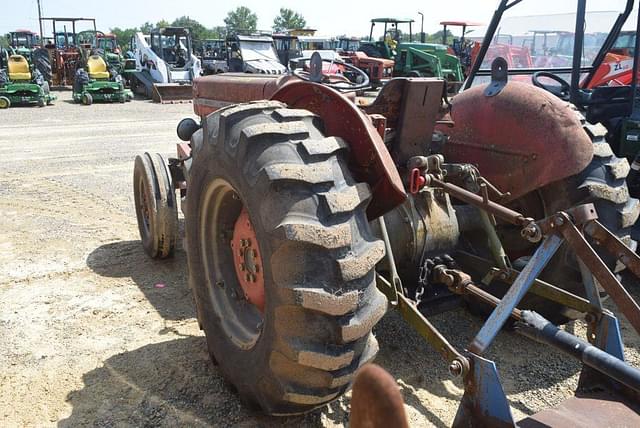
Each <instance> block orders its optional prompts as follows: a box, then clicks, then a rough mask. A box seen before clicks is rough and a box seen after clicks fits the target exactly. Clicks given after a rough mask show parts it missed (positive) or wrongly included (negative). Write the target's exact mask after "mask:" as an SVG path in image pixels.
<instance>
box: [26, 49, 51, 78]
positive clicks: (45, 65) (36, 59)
mask: <svg viewBox="0 0 640 428" xmlns="http://www.w3.org/2000/svg"><path fill="white" fill-rule="evenodd" d="M31 57H32V58H33V63H34V64H35V67H36V70H38V71H39V72H40V73H41V74H42V77H43V78H44V80H45V81H46V82H49V83H51V79H52V77H53V72H52V71H51V60H50V59H49V51H48V50H47V49H45V48H39V49H36V50H35V51H33V53H32V54H31Z"/></svg>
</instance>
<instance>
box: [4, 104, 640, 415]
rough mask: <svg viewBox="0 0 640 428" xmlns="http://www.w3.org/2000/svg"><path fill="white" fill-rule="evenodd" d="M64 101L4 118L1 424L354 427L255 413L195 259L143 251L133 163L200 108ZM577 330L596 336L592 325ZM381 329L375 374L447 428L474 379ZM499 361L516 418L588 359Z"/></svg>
mask: <svg viewBox="0 0 640 428" xmlns="http://www.w3.org/2000/svg"><path fill="white" fill-rule="evenodd" d="M58 95H59V98H60V99H59V100H58V101H57V103H56V105H55V106H52V107H46V108H42V109H41V108H12V109H9V110H6V111H0V154H1V155H2V158H3V159H5V161H6V162H5V167H4V168H3V170H2V172H0V182H1V183H2V185H1V186H0V196H1V197H0V213H1V215H0V426H26V425H28V426H50V425H56V424H58V425H60V426H82V425H95V426H116V425H117V426H123V425H133V426H176V425H187V426H229V425H235V426H256V425H258V426H272V425H273V426H276V425H277V426H282V425H284V426H344V425H346V423H347V420H348V408H349V395H347V396H345V397H343V398H341V399H339V400H337V401H336V402H334V403H332V404H331V405H329V406H327V407H326V408H323V409H320V410H317V411H315V412H313V413H311V414H308V415H305V416H300V417H294V418H268V417H265V416H260V415H256V414H254V413H252V412H251V411H249V410H248V409H247V408H246V407H244V406H243V404H242V403H241V402H240V401H239V399H238V397H237V396H236V395H235V393H234V391H233V388H232V387H231V386H230V385H228V384H227V383H225V381H224V380H223V379H222V377H221V376H220V373H219V371H218V370H217V368H216V367H215V366H214V365H212V363H211V362H210V361H209V359H208V356H207V351H206V345H205V340H204V337H203V335H202V333H201V332H200V331H199V329H198V326H197V322H196V320H195V311H194V306H193V303H192V298H191V295H190V292H189V290H188V288H187V285H186V272H185V267H184V266H185V253H184V251H183V250H182V249H181V248H180V249H179V250H178V251H177V255H176V257H175V259H174V260H171V261H168V262H154V261H151V260H149V259H148V258H146V257H145V255H144V253H143V251H142V247H141V245H140V242H139V240H138V232H137V226H136V221H135V214H134V209H133V196H132V191H131V180H132V170H133V159H134V157H135V155H136V154H138V153H141V152H143V151H150V152H154V151H157V152H159V153H161V154H163V156H169V155H172V154H173V150H174V144H175V142H176V140H177V139H176V137H175V131H174V130H175V126H176V124H177V122H178V120H179V119H181V118H183V117H186V116H189V115H191V114H192V110H191V109H192V106H191V105H190V104H179V105H156V104H152V103H150V102H146V101H138V100H136V101H133V102H132V103H128V104H126V105H120V104H114V105H93V106H91V107H84V106H78V105H74V104H72V103H71V102H70V98H71V94H70V92H59V93H58ZM159 283H162V284H165V285H166V286H165V287H164V288H158V287H156V284H159ZM631 291H632V293H633V294H634V295H635V296H636V297H637V296H638V295H639V294H640V292H639V290H638V287H631ZM433 322H434V323H435V325H436V326H438V327H439V328H441V329H442V331H443V333H444V334H445V335H446V336H447V337H449V338H451V341H452V342H453V343H454V344H455V345H457V346H458V347H460V348H462V347H464V345H465V344H466V343H468V341H469V339H470V338H471V336H472V334H473V332H475V331H477V329H478V328H479V327H480V325H481V323H480V321H479V320H478V319H477V318H475V317H473V316H471V315H469V314H467V313H466V312H463V311H454V312H449V313H447V314H444V315H441V316H438V317H435V318H434V319H433ZM567 328H568V329H570V330H572V331H575V332H576V333H578V334H583V333H584V326H583V324H582V323H579V322H577V323H572V324H570V325H569V326H568V327H567ZM622 328H623V335H624V336H625V340H626V342H627V349H626V356H627V359H628V360H629V361H630V362H631V363H632V364H634V365H635V366H640V353H639V352H638V346H639V345H640V340H639V338H638V336H637V335H636V334H633V333H632V332H631V329H630V328H629V327H628V325H627V324H626V322H625V321H624V320H623V321H622ZM375 333H376V335H377V337H378V340H379V342H380V347H381V351H380V354H379V356H378V359H377V363H378V364H380V365H381V366H382V367H384V368H385V369H387V370H388V371H389V372H390V373H391V374H392V375H393V376H394V377H395V378H396V379H397V381H398V384H399V385H400V388H401V391H402V394H403V396H404V399H405V402H406V408H407V412H408V415H409V417H410V422H411V425H412V426H418V427H419V426H437V427H440V426H449V425H450V424H451V422H452V421H453V417H454V415H455V411H456V408H457V405H458V403H459V400H460V397H461V395H462V389H461V382H460V381H459V380H452V379H451V378H450V377H449V375H448V373H447V370H446V365H445V364H444V363H443V362H442V360H441V359H440V357H439V356H438V354H436V353H435V352H434V351H433V350H432V349H430V348H429V346H428V345H427V344H426V343H425V342H424V341H423V340H422V339H421V338H420V337H419V336H418V335H417V334H415V333H414V332H413V331H411V330H410V329H409V328H408V327H407V326H406V325H405V324H404V322H403V321H402V320H401V319H400V318H399V317H398V316H397V314H395V313H389V314H388V315H387V316H386V317H385V318H384V319H383V320H382V321H381V322H380V324H379V325H378V326H376V328H375ZM489 354H490V355H489V356H490V358H493V359H495V360H496V363H497V365H498V369H499V371H500V373H501V376H502V379H503V383H504V387H505V390H506V392H507V394H508V397H509V400H510V402H511V405H512V408H513V410H514V413H515V416H516V417H523V416H525V415H529V414H532V413H534V412H536V411H538V410H540V409H543V408H546V407H549V406H554V405H556V404H558V403H559V402H560V401H562V400H563V399H565V398H567V397H569V396H571V394H572V391H573V389H574V388H575V386H576V383H577V378H578V374H579V370H580V366H579V365H578V364H577V363H575V362H574V361H572V360H567V359H566V358H564V357H563V356H562V355H560V354H559V353H557V352H554V351H552V350H550V349H547V348H542V347H541V346H538V345H535V344H533V343H531V342H529V341H527V340H525V339H524V338H522V337H520V336H518V335H516V334H514V333H509V332H505V333H501V334H500V336H499V337H498V339H497V341H496V343H495V344H494V345H493V347H492V348H491V350H490V353H489Z"/></svg>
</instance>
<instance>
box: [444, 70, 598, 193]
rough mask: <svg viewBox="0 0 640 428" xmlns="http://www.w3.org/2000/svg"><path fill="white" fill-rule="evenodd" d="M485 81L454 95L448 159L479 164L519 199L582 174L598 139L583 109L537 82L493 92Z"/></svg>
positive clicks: (446, 150)
mask: <svg viewBox="0 0 640 428" xmlns="http://www.w3.org/2000/svg"><path fill="white" fill-rule="evenodd" d="M485 89H486V85H481V86H476V87H473V88H471V89H469V90H467V91H464V92H462V93H460V94H458V95H456V96H455V97H453V99H452V100H451V104H452V107H451V119H452V120H453V122H454V126H453V127H452V128H448V127H446V126H443V125H440V126H439V127H438V129H439V130H440V131H442V132H443V133H445V134H447V135H448V136H449V141H448V142H447V143H446V144H445V148H444V154H445V158H446V159H447V161H448V162H453V163H468V164H473V165H476V166H477V167H478V169H479V170H480V173H481V174H482V176H483V177H485V178H486V179H488V180H489V181H490V182H491V183H493V184H494V185H495V186H496V187H498V189H500V190H501V191H502V192H509V193H510V195H509V197H508V198H507V200H514V199H517V198H518V197H520V196H523V195H525V194H527V193H529V192H531V191H533V190H536V189H538V188H540V187H542V186H545V185H547V184H549V183H552V182H554V181H558V180H561V179H564V178H567V177H569V176H572V175H575V174H578V173H579V172H581V171H582V170H583V169H584V168H586V166H587V165H588V164H589V162H591V159H592V157H593V144H592V142H591V139H590V138H589V136H588V135H587V133H586V132H585V130H584V129H583V126H582V123H581V120H580V116H579V114H578V113H577V112H576V111H575V110H574V109H573V108H572V107H571V105H569V104H568V103H566V102H563V101H561V100H560V99H558V98H557V97H555V96H553V95H551V94H550V93H548V92H547V91H545V90H543V89H540V88H537V87H535V86H532V85H529V84H525V83H520V82H514V81H511V82H509V83H507V84H506V86H505V87H504V88H503V89H502V91H501V92H500V93H499V94H498V95H495V96H493V97H489V96H486V95H485V93H484V92H485Z"/></svg>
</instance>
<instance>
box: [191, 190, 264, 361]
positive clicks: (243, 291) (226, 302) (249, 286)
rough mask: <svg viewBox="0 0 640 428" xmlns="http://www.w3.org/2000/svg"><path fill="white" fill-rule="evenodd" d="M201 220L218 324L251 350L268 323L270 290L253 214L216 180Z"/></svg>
mask: <svg viewBox="0 0 640 428" xmlns="http://www.w3.org/2000/svg"><path fill="white" fill-rule="evenodd" d="M199 221H200V227H199V233H200V245H201V248H200V257H201V260H202V263H203V265H204V270H205V276H206V278H205V280H206V281H207V288H208V290H209V298H210V302H211V305H212V306H213V310H214V312H215V314H216V317H217V321H218V322H219V324H220V327H221V328H222V330H223V333H224V335H225V336H226V337H228V338H229V339H230V340H231V341H232V342H233V343H234V344H236V345H237V346H238V347H240V348H242V349H245V350H247V349H251V348H252V347H253V346H254V345H255V344H256V342H257V341H258V338H259V337H260V335H261V333H262V327H263V325H264V315H263V311H264V307H265V291H264V290H265V287H264V274H263V264H262V257H261V253H260V250H259V248H258V242H259V241H258V239H257V235H256V233H255V230H254V228H253V225H252V223H251V220H250V218H249V214H248V211H247V209H246V208H245V205H244V204H243V202H242V200H241V199H240V197H239V196H238V192H236V190H235V189H234V188H233V186H231V184H229V183H228V182H227V181H225V180H223V179H216V180H214V181H213V182H212V183H211V184H210V185H209V187H208V188H207V189H206V191H205V192H204V195H203V198H202V204H201V206H200V216H199ZM232 266H233V267H232Z"/></svg>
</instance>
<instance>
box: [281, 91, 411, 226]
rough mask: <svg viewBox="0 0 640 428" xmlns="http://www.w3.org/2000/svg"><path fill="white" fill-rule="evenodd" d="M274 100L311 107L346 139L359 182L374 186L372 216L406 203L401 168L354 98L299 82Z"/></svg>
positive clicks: (331, 132)
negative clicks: (399, 168) (400, 173)
mask: <svg viewBox="0 0 640 428" xmlns="http://www.w3.org/2000/svg"><path fill="white" fill-rule="evenodd" d="M271 99H273V100H278V101H282V102H283V103H285V104H287V105H288V106H289V107H292V108H299V109H305V110H309V111H311V112H312V113H314V114H316V115H318V116H320V117H321V118H322V120H323V121H324V127H325V132H326V134H327V135H331V136H335V137H340V138H342V139H344V140H345V141H346V142H347V144H349V148H350V157H349V169H350V171H351V173H352V174H353V176H354V178H355V179H356V180H357V181H360V182H365V183H367V184H369V186H370V187H371V191H372V195H373V198H372V200H371V203H370V204H369V207H368V208H367V216H368V217H369V219H374V218H377V217H379V216H381V215H383V214H384V213H386V212H388V211H390V210H392V209H393V208H395V207H396V206H398V205H400V204H401V203H402V202H404V200H405V198H406V193H405V190H404V186H403V184H402V180H401V179H400V175H399V174H398V170H397V168H396V166H395V164H394V162H393V159H392V158H391V155H390V154H389V151H388V150H387V148H386V147H385V145H384V141H383V140H382V137H381V136H380V134H379V133H378V130H377V129H376V128H375V127H374V126H373V123H372V121H371V118H370V117H369V116H367V115H366V114H365V113H363V112H362V111H361V110H360V109H359V108H358V107H357V106H356V105H355V103H354V102H353V101H351V100H349V99H348V98H347V97H345V96H344V95H342V94H340V93H339V92H337V91H336V90H334V89H331V88H329V87H327V86H324V85H320V84H316V83H309V82H301V81H296V82H292V83H289V84H287V85H285V86H283V87H282V88H280V89H279V90H278V91H277V92H276V93H275V94H273V96H272V97H271Z"/></svg>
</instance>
